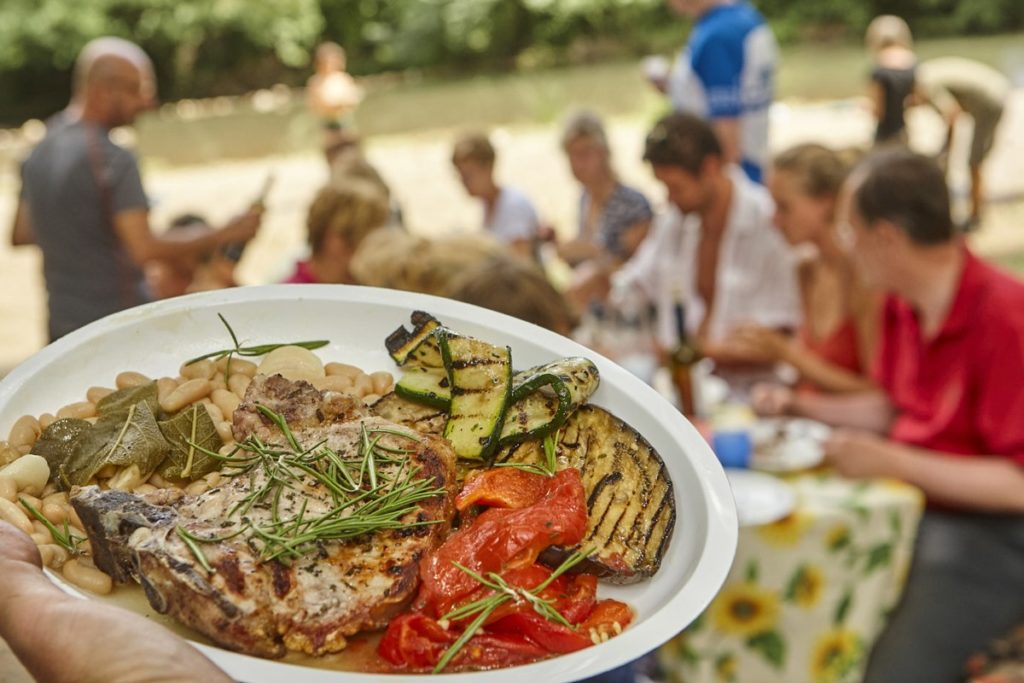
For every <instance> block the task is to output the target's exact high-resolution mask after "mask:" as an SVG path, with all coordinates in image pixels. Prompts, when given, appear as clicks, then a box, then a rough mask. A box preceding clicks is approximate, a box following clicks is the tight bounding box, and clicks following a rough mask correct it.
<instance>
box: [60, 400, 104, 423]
mask: <svg viewBox="0 0 1024 683" xmlns="http://www.w3.org/2000/svg"><path fill="white" fill-rule="evenodd" d="M95 416H96V405H95V404H94V403H90V402H89V401H78V402H77V403H69V404H67V405H66V406H64V407H63V408H61V409H60V410H58V411H57V419H59V420H63V419H65V418H69V417H73V418H76V419H79V420H84V419H85V418H87V417H95Z"/></svg>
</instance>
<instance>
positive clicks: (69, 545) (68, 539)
mask: <svg viewBox="0 0 1024 683" xmlns="http://www.w3.org/2000/svg"><path fill="white" fill-rule="evenodd" d="M18 502H19V503H21V505H22V507H24V508H25V509H26V510H28V512H29V514H30V515H32V516H33V517H35V518H36V519H37V520H39V521H40V522H42V524H43V526H45V527H46V530H47V531H49V532H50V535H51V536H53V541H54V542H55V543H56V544H57V545H59V546H60V547H62V548H64V550H67V551H68V552H69V553H71V554H72V555H77V554H78V546H79V545H81V544H82V543H83V542H84V541H85V540H86V537H85V536H79V535H78V534H76V533H74V532H73V531H72V530H71V527H70V526H69V525H68V520H66V519H65V520H64V530H63V531H61V530H60V529H58V528H57V527H56V526H54V524H53V522H51V521H50V520H48V519H47V518H46V516H45V515H44V514H43V513H42V512H40V511H39V510H37V509H36V508H35V506H34V505H32V503H30V502H28V501H27V500H25V499H24V498H22V497H21V496H18Z"/></svg>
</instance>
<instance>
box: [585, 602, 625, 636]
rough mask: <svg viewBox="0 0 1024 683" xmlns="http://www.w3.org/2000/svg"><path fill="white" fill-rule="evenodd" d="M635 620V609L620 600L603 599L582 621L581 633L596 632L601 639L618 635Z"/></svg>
mask: <svg viewBox="0 0 1024 683" xmlns="http://www.w3.org/2000/svg"><path fill="white" fill-rule="evenodd" d="M632 621H633V609H632V608H631V607H630V606H629V605H627V604H626V603H624V602H619V601H618V600H610V599H608V600H602V601H601V602H599V603H597V604H596V605H594V609H593V611H592V612H591V613H590V614H589V615H587V618H586V619H584V620H583V621H582V622H580V625H579V626H580V633H586V634H590V633H591V632H593V633H596V634H597V636H598V637H599V638H600V639H601V640H606V639H607V638H611V637H613V636H617V635H619V634H620V633H622V631H623V630H624V629H625V628H626V627H627V626H629V624H630V622H632Z"/></svg>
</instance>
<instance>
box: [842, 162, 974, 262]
mask: <svg viewBox="0 0 1024 683" xmlns="http://www.w3.org/2000/svg"><path fill="white" fill-rule="evenodd" d="M853 175H854V178H855V180H857V181H859V182H857V184H856V186H855V189H854V196H853V202H854V205H855V206H856V208H857V211H858V212H859V213H860V215H861V216H863V217H864V220H865V221H866V222H867V223H868V225H871V224H873V223H875V221H879V220H887V221H890V222H892V223H893V224H895V225H897V226H899V227H900V229H902V230H903V231H904V232H905V233H906V234H907V236H909V237H910V239H911V240H912V241H913V242H914V243H916V244H920V245H931V244H942V243H944V242H948V241H950V240H952V239H953V238H954V236H955V234H956V230H955V228H954V227H953V219H952V218H951V217H950V213H949V189H948V187H947V186H946V177H945V175H944V174H943V173H942V169H940V168H939V166H938V164H936V163H935V162H934V161H933V160H932V159H929V158H928V157H926V156H923V155H920V154H915V153H914V152H911V151H910V150H908V149H906V148H904V147H887V148H885V149H881V150H879V151H877V152H873V153H872V154H871V155H869V156H868V157H867V158H866V159H865V160H864V161H863V162H862V163H861V164H860V165H859V166H858V167H857V169H856V170H855V171H854V173H853Z"/></svg>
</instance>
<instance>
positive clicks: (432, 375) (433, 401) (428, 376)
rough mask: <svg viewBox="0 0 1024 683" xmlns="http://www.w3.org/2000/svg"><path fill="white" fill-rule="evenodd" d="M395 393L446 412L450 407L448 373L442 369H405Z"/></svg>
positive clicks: (417, 367) (450, 392)
mask: <svg viewBox="0 0 1024 683" xmlns="http://www.w3.org/2000/svg"><path fill="white" fill-rule="evenodd" d="M395 393H396V394H398V395H399V396H401V397H402V398H405V399H408V400H410V401H413V402H415V403H423V404H425V405H428V406H432V407H434V408H441V409H443V410H447V409H448V406H449V405H451V401H452V391H451V384H450V383H449V382H448V372H447V371H446V370H445V369H444V368H429V367H420V366H412V367H406V368H405V373H404V374H403V375H402V377H401V379H399V380H398V383H397V384H395Z"/></svg>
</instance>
